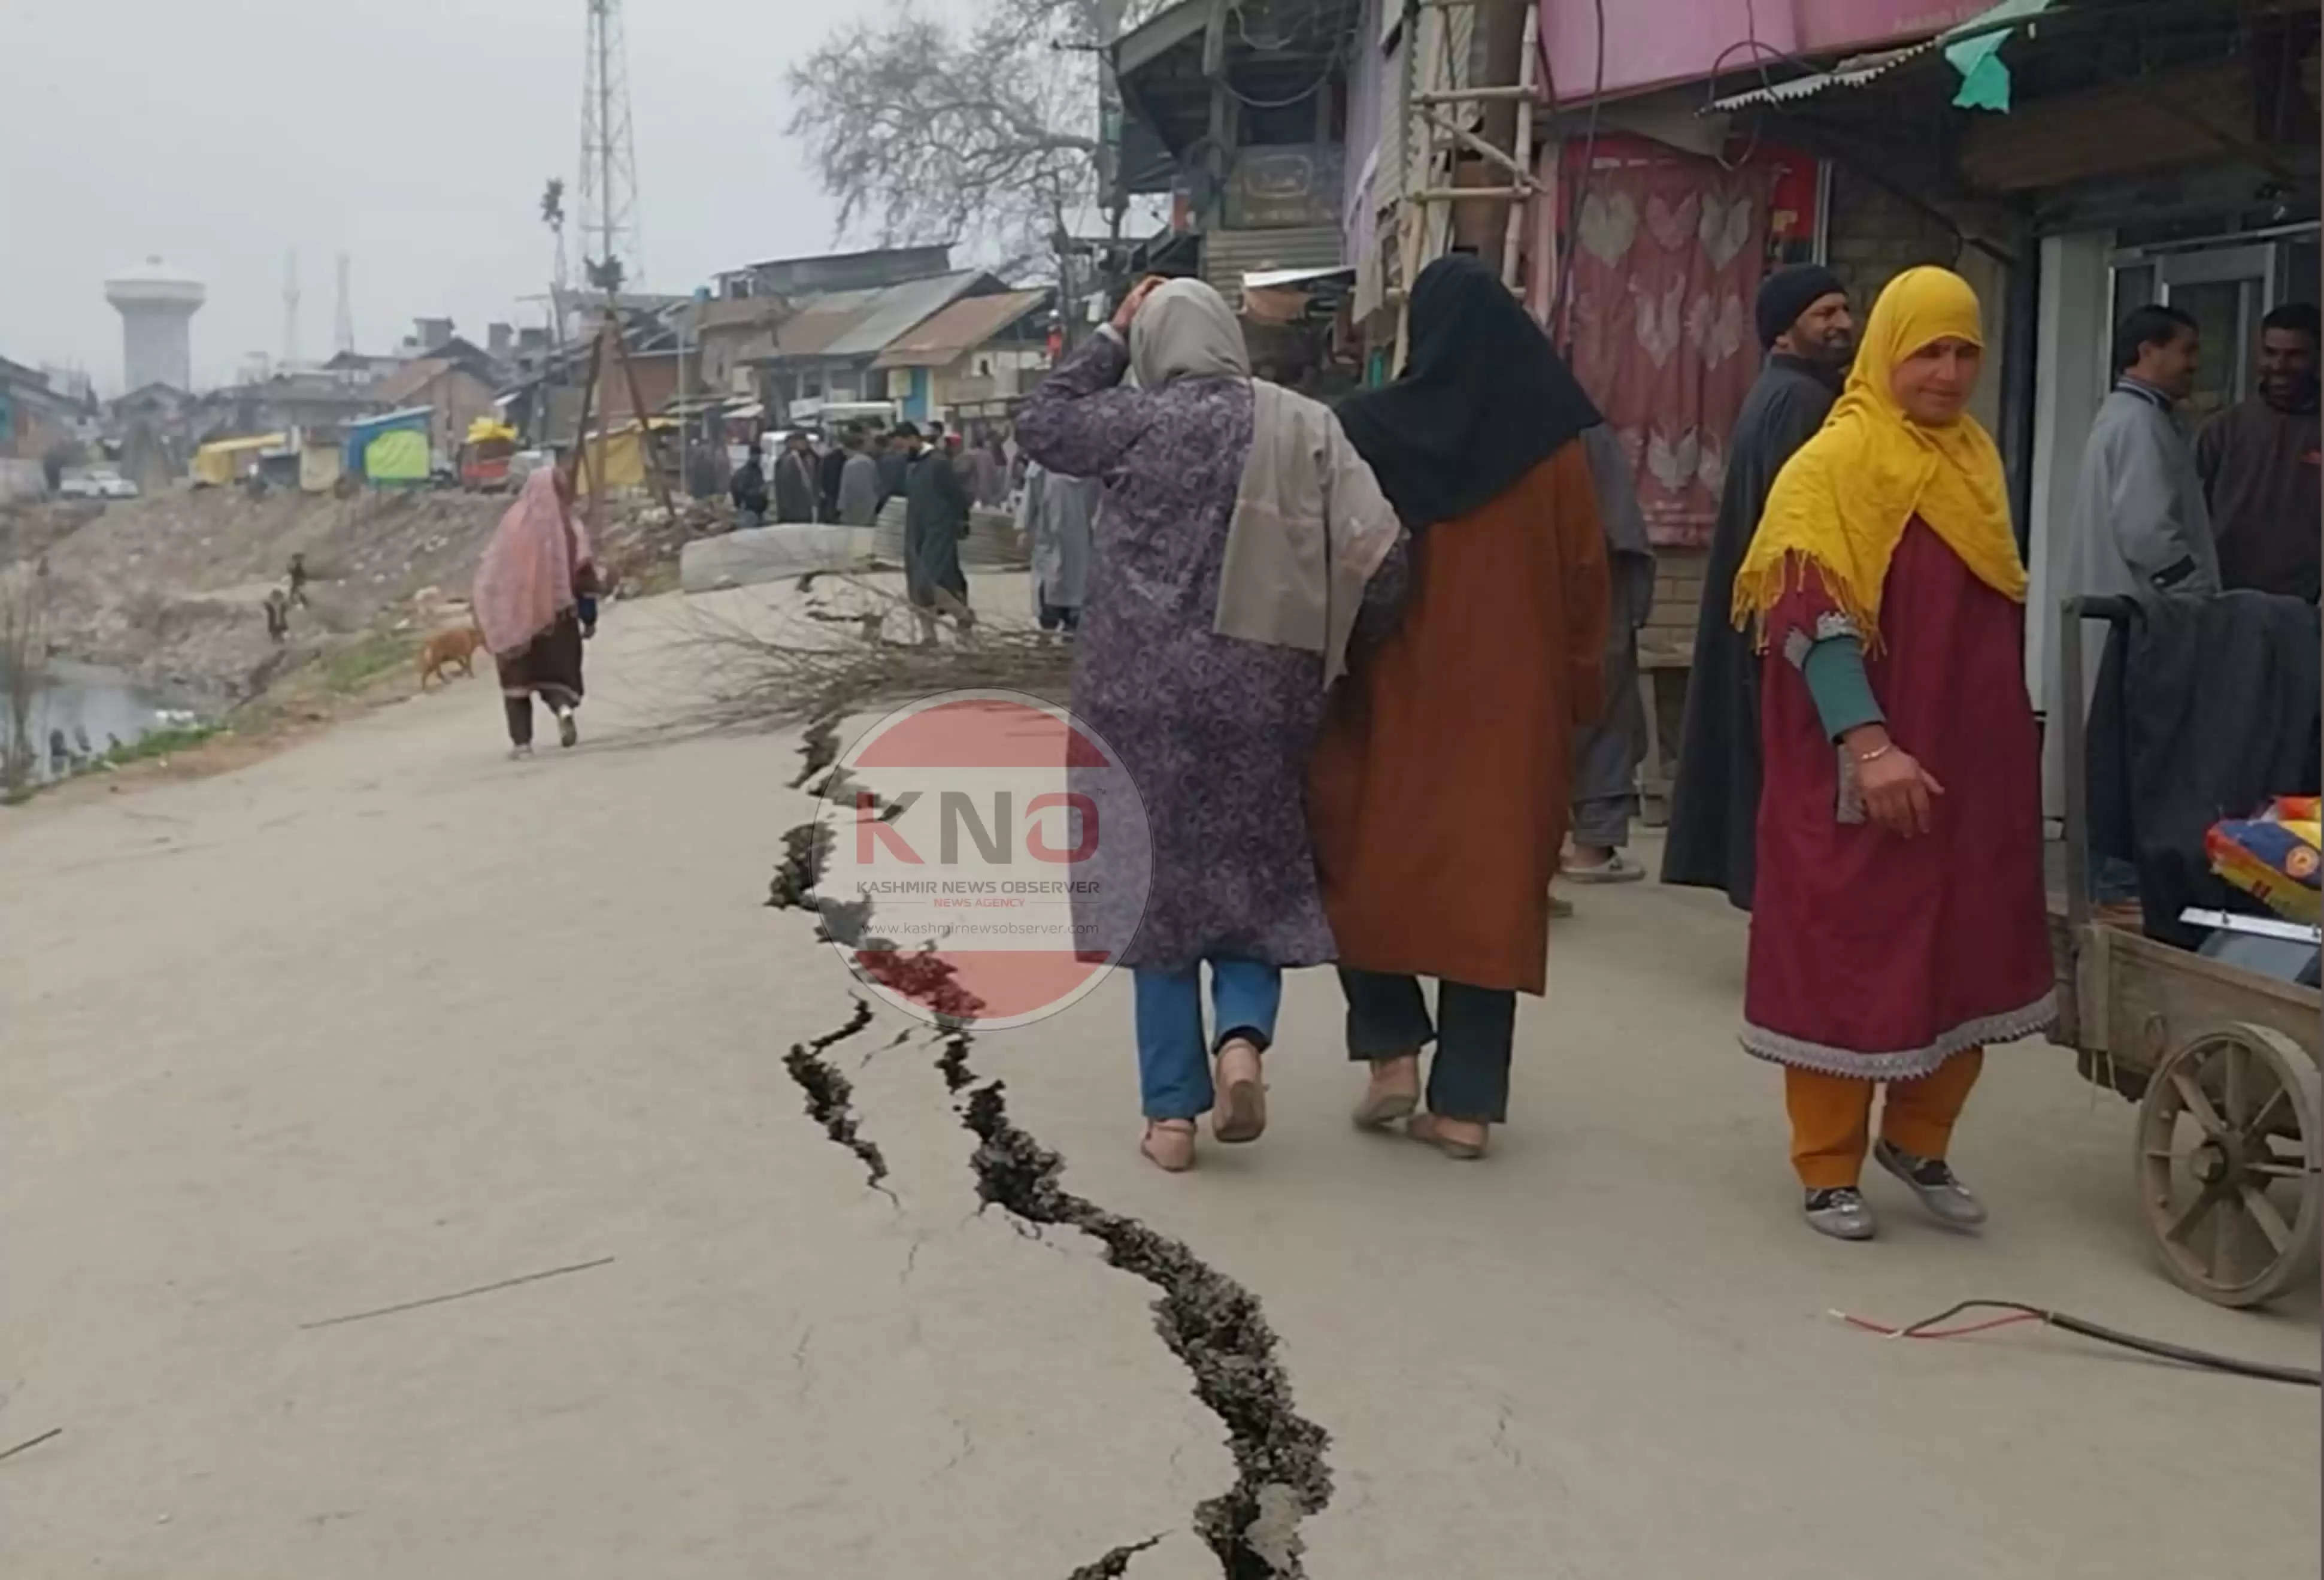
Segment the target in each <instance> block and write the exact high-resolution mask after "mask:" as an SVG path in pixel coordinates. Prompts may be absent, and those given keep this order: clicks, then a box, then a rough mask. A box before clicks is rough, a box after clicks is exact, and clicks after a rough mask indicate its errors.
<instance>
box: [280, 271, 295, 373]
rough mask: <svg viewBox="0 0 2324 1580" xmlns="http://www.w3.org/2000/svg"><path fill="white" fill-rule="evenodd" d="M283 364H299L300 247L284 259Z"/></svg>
mask: <svg viewBox="0 0 2324 1580" xmlns="http://www.w3.org/2000/svg"><path fill="white" fill-rule="evenodd" d="M282 365H283V366H284V367H285V368H294V367H297V366H298V365H299V249H298V248H296V247H292V248H291V250H290V252H289V253H287V254H284V255H283V259H282Z"/></svg>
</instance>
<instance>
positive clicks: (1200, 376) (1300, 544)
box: [1017, 281, 1404, 1172]
mask: <svg viewBox="0 0 2324 1580" xmlns="http://www.w3.org/2000/svg"><path fill="white" fill-rule="evenodd" d="M1133 370H1134V372H1135V374H1136V378H1137V387H1135V388H1129V387H1124V386H1123V384H1122V377H1123V374H1125V373H1129V372H1131V371H1133ZM1017 437H1018V441H1019V444H1020V446H1021V447H1022V448H1023V449H1024V450H1025V452H1026V453H1027V454H1028V455H1030V456H1031V457H1033V459H1034V460H1036V461H1037V462H1039V463H1040V464H1041V465H1042V466H1043V467H1047V468H1048V469H1049V470H1051V471H1053V472H1058V473H1063V474H1065V476H1074V477H1096V478H1100V479H1102V481H1103V483H1104V485H1105V501H1104V507H1103V509H1102V513H1101V514H1100V519H1099V527H1098V535H1097V539H1096V542H1095V545H1094V553H1093V560H1092V564H1091V568H1090V575H1089V586H1088V594H1087V602H1086V603H1085V604H1084V607H1083V612H1082V626H1081V640H1080V644H1079V646H1078V648H1077V649H1076V650H1075V652H1074V677H1073V707H1074V714H1075V715H1076V716H1078V718H1079V719H1080V720H1081V721H1082V722H1083V723H1084V724H1086V725H1090V726H1091V727H1093V729H1095V730H1096V732H1097V733H1098V735H1100V736H1102V738H1103V739H1104V741H1105V742H1106V743H1107V744H1108V745H1109V746H1111V749H1112V751H1113V752H1114V753H1115V754H1116V755H1118V756H1119V757H1120V760H1121V762H1122V765H1123V767H1124V768H1126V769H1127V770H1128V771H1129V775H1130V780H1131V781H1132V782H1133V783H1135V784H1136V786H1137V787H1138V791H1139V797H1140V799H1141V800H1142V802H1143V805H1144V809H1145V813H1146V820H1147V824H1148V829H1149V830H1150V836H1151V850H1152V871H1151V878H1150V883H1149V885H1148V898H1147V901H1146V906H1145V911H1144V914H1143V917H1142V918H1124V917H1119V916H1117V917H1113V918H1111V925H1108V919H1107V918H1105V917H1104V916H1102V915H1100V916H1095V917H1093V918H1092V919H1093V921H1094V922H1095V923H1096V924H1097V925H1096V927H1095V929H1094V936H1096V937H1099V938H1120V937H1124V936H1126V935H1128V934H1129V931H1130V927H1132V926H1134V927H1135V929H1136V930H1135V934H1134V937H1133V938H1132V939H1131V942H1130V945H1129V947H1127V948H1126V949H1125V950H1123V951H1122V953H1121V955H1120V963H1121V964H1123V965H1126V966H1131V967H1133V968H1134V969H1135V972H1136V982H1137V1031H1138V1051H1139V1086H1140V1089H1141V1096H1142V1099H1143V1103H1144V1108H1145V1113H1146V1119H1147V1128H1146V1136H1145V1139H1144V1141H1143V1142H1142V1143H1141V1150H1143V1151H1144V1152H1145V1153H1146V1155H1147V1157H1148V1159H1149V1160H1152V1161H1153V1162H1154V1163H1156V1164H1157V1166H1159V1167H1161V1168H1163V1169H1168V1170H1170V1171H1172V1172H1176V1171H1178V1170H1181V1169H1185V1168H1188V1167H1190V1166H1191V1165H1192V1164H1193V1162H1194V1119H1195V1116H1196V1115H1198V1114H1201V1113H1205V1112H1213V1111H1214V1113H1213V1122H1212V1128H1213V1132H1214V1133H1215V1134H1216V1136H1217V1137H1218V1139H1219V1140H1220V1141H1253V1140H1256V1139H1257V1138H1258V1136H1259V1132H1261V1131H1262V1130H1263V1129H1264V1128H1265V1126H1266V1103H1265V1094H1264V1088H1263V1086H1262V1085H1261V1082H1260V1075H1259V1056H1260V1053H1261V1052H1262V1051H1263V1050H1264V1049H1266V1048H1267V1046H1268V1043H1269V1042H1270V1041H1271V1040H1272V1039H1273V1037H1274V1033H1275V1021H1276V1012H1277V1006H1278V1004H1279V1002H1280V999H1281V996H1282V971H1283V968H1284V967H1285V966H1314V965H1320V964H1322V963H1323V962H1326V961H1328V960H1330V959H1331V958H1332V957H1333V953H1334V950H1333V940H1332V929H1331V925H1330V924H1329V922H1327V921H1326V920H1325V919H1324V916H1323V897H1322V894H1321V892H1319V890H1318V888H1317V885H1316V878H1315V861H1314V852H1313V849H1312V847H1311V845H1310V844H1309V840H1308V833H1307V819H1306V812H1305V793H1306V771H1307V760H1308V756H1309V754H1310V753H1311V751H1312V749H1313V747H1314V743H1315V739H1316V736H1317V734H1318V731H1319V729H1320V727H1321V725H1322V722H1323V700H1324V689H1325V686H1326V683H1327V679H1329V678H1331V677H1333V676H1335V675H1336V673H1337V672H1338V670H1339V668H1340V667H1341V664H1342V658H1343V653H1344V647H1345V641H1346V634H1347V631H1346V628H1347V627H1348V626H1349V625H1350V624H1351V623H1352V621H1353V619H1354V617H1355V613H1356V611H1357V609H1358V607H1359V605H1361V606H1363V607H1364V608H1366V609H1370V610H1379V609H1383V608H1388V607H1392V605H1393V601H1394V598H1395V596H1396V595H1397V592H1398V591H1399V590H1400V587H1401V583H1402V575H1403V567H1404V559H1403V554H1402V539H1401V536H1400V531H1399V528H1398V526H1397V521H1396V517H1395V513H1394V512H1393V511H1392V510H1391V509H1390V508H1389V507H1388V504H1387V502H1386V501H1385V500H1384V499H1383V498H1382V497H1381V496H1380V494H1379V488H1378V486H1377V485H1375V484H1374V483H1373V481H1372V477H1371V474H1370V471H1369V468H1367V467H1365V466H1364V464H1363V462H1362V461H1361V459H1360V458H1359V457H1357V456H1356V454H1355V451H1354V448H1353V447H1351V445H1349V444H1348V442H1347V439H1346V436H1345V435H1344V434H1342V433H1341V431H1340V430H1339V425H1338V422H1337V420H1335V419H1333V417H1332V415H1331V414H1330V412H1329V411H1326V410H1324V409H1323V407H1321V406H1318V405H1316V404H1315V403H1314V402H1308V401H1305V400H1303V399H1302V398H1301V397H1298V396H1296V395H1293V394H1291V393H1288V392H1286V391H1282V390H1278V389H1276V388H1275V387H1274V386H1272V385H1268V384H1263V383H1257V382H1256V381H1254V380H1253V379H1252V378H1251V376H1250V365H1249V362H1248V359H1247V354H1246V353H1245V350H1244V347H1243V340H1242V329H1241V326H1240V324H1239V323H1237V321H1236V320H1235V318H1234V315H1233V313H1232V312H1231V310H1229V309H1228V308H1227V305H1226V303H1225V302H1224V301H1223V300H1221V299H1220V297H1219V295H1218V293H1217V292H1216V291H1213V290H1211V288H1210V287H1209V286H1207V285H1203V284H1202V283H1201V282H1195V281H1173V282H1168V283H1167V284H1160V285H1158V287H1157V285H1156V284H1155V283H1154V282H1148V283H1145V284H1141V285H1140V286H1139V288H1138V289H1137V290H1135V291H1132V292H1131V293H1130V296H1129V297H1128V298H1127V299H1126V300H1124V301H1123V303H1122V305H1121V308H1120V310H1119V311H1117V312H1116V313H1115V315H1114V318H1113V321H1112V323H1111V324H1110V325H1108V326H1107V327H1106V328H1103V329H1102V330H1101V331H1100V332H1099V333H1098V334H1097V335H1095V336H1093V337H1092V338H1091V339H1090V340H1089V341H1088V343H1087V344H1085V345H1084V346H1082V347H1081V348H1080V349H1079V350H1077V351H1075V352H1074V354H1073V355H1072V356H1068V357H1067V358H1066V359H1065V362H1064V363H1063V364H1062V365H1059V366H1058V368H1057V369H1056V372H1055V373H1053V374H1051V375H1050V376H1049V377H1048V379H1047V380H1046V381H1045V382H1044V383H1042V384H1041V385H1040V386H1039V388H1037V389H1036V390H1035V391H1034V392H1033V393H1032V394H1031V395H1030V396H1028V398H1027V400H1026V402H1025V404H1024V406H1023V407H1022V408H1021V409H1020V410H1019V413H1018V419H1017ZM1255 439H1256V440H1257V441H1258V443H1257V450H1256V457H1257V459H1256V463H1255V464H1254V453H1255V452H1254V440H1255ZM1254 501H1256V502H1257V503H1256V504H1254ZM1254 565H1256V566H1257V568H1256V569H1254V568H1253V567H1254ZM1286 608H1289V609H1292V610H1293V611H1294V612H1295V615H1296V618H1294V619H1292V620H1291V621H1290V623H1289V624H1283V625H1281V626H1279V627H1277V626H1275V625H1272V624H1270V623H1271V622H1276V621H1280V620H1281V619H1282V618H1283V615H1282V611H1284V610H1285V609H1286ZM1254 611H1257V613H1254ZM1230 630H1231V631H1234V632H1236V633H1237V634H1227V633H1228V632H1229V631H1230ZM1091 788H1092V789H1094V788H1095V785H1094V782H1093V784H1092V787H1091ZM1097 859H1098V860H1099V861H1101V862H1102V859H1103V853H1102V851H1101V853H1100V855H1099V857H1098V858H1097ZM1101 875H1102V874H1101ZM1097 887H1098V889H1099V892H1101V893H1104V892H1112V893H1115V894H1120V893H1125V892H1130V891H1131V890H1133V889H1134V888H1135V887H1136V885H1135V884H1124V883H1113V884H1105V883H1101V884H1100V885H1098V886H1097ZM1076 903H1077V905H1078V904H1079V903H1080V902H1079V901H1076ZM1102 904H1103V901H1097V902H1094V904H1093V909H1100V908H1102ZM1075 919H1076V921H1077V922H1078V921H1081V920H1082V919H1083V918H1082V916H1081V914H1080V912H1079V911H1078V910H1077V912H1076V917H1075ZM1206 961H1207V962H1208V963H1209V965H1210V967H1211V1003H1212V1022H1213V1023H1212V1035H1211V1036H1210V1037H1209V1038H1207V1039H1206V1038H1205V1036H1204V1034H1203V1012H1202V998H1201V975H1200V973H1201V968H1202V966H1203V963H1204V962H1206ZM1213 1052H1214V1053H1215V1056H1216V1068H1215V1070H1213V1067H1212V1064H1211V1059H1210V1055H1211V1054H1213Z"/></svg>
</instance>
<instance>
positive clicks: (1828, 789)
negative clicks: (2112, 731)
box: [1735, 268, 2055, 1240]
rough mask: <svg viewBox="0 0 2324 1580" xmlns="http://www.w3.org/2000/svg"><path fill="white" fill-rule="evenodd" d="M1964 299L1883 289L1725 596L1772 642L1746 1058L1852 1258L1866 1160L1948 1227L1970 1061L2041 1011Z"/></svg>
mask: <svg viewBox="0 0 2324 1580" xmlns="http://www.w3.org/2000/svg"><path fill="white" fill-rule="evenodd" d="M1984 347H1985V339H1984V334H1983V331H1982V329H1981V328H1980V327H1979V323H1978V301H1977V296H1976V294H1975V292H1973V291H1970V289H1969V284H1968V282H1966V281H1964V280H1962V279H1961V278H1960V276H1959V275H1957V274H1955V273H1951V272H1950V270H1945V269H1932V268H1923V269H1911V270H1907V271H1906V272H1905V273H1903V274H1900V275H1898V276H1897V277H1896V279H1895V281H1893V282H1890V284H1889V286H1888V288H1887V290H1886V291H1883V292H1881V295H1880V300H1879V301H1878V302H1877V304H1876V305H1875V306H1874V308H1873V310H1872V316H1871V318H1870V319H1869V320H1867V323H1866V325H1865V328H1864V339H1863V345H1862V347H1861V349H1860V350H1859V352H1858V356H1857V361H1856V366H1855V368H1854V370H1853V371H1852V372H1851V373H1850V374H1849V381H1848V388H1847V390H1846V392H1845V393H1843V394H1842V395H1841V397H1840V402H1839V404H1838V405H1836V406H1834V407H1833V408H1832V411H1831V417H1830V418H1829V419H1828V420H1826V422H1825V424H1824V427H1823V429H1822V430H1821V432H1820V433H1818V434H1817V435H1816V437H1815V438H1813V439H1810V440H1809V441H1808V442H1807V444H1806V445H1804V446H1803V447H1802V448H1801V449H1800V450H1799V452H1798V453H1797V454H1796V455H1794V457H1792V459H1791V461H1790V462H1789V463H1788V464H1787V465H1786V466H1785V467H1784V470H1783V473H1782V475H1781V476H1778V477H1777V479H1776V480H1775V488H1774V490H1773V492H1771V493H1770V494H1769V495H1768V498H1767V508H1766V513H1765V514H1764V515H1763V516H1762V517H1761V518H1760V522H1759V530H1758V532H1757V535H1756V536H1755V537H1754V539H1753V541H1752V546H1751V551H1750V553H1749V555H1748V557H1747V558H1746V559H1745V560H1744V563H1743V568H1742V569H1741V570H1740V571H1739V572H1738V575H1737V577H1736V579H1735V615H1736V619H1737V621H1738V623H1742V624H1750V625H1753V626H1755V627H1756V629H1757V632H1758V633H1759V636H1760V640H1761V642H1762V644H1763V646H1764V648H1765V652H1766V656H1765V659H1764V663H1765V664H1766V670H1765V675H1764V679H1763V680H1762V685H1761V698H1762V703H1763V706H1762V717H1761V741H1762V748H1763V751H1764V753H1765V756H1766V790H1765V793H1764V794H1763V795H1762V797H1761V799H1760V803H1759V876H1758V892H1757V903H1756V905H1755V906H1754V909H1753V911H1752V918H1751V963H1750V972H1749V977H1748V986H1747V988H1746V990H1745V1002H1744V1022H1745V1024H1744V1031H1743V1046H1744V1047H1745V1048H1746V1049H1748V1050H1749V1051H1750V1052H1752V1053H1754V1054H1757V1055H1758V1056H1759V1057H1760V1058H1766V1059H1771V1060H1774V1061H1775V1062H1777V1063H1779V1064H1781V1065H1783V1066H1784V1083H1785V1095H1786V1102H1787V1105H1788V1107H1789V1109H1790V1112H1791V1120H1792V1161H1793V1165H1794V1168H1795V1169H1797V1170H1798V1173H1799V1177H1800V1182H1801V1184H1802V1185H1803V1186H1804V1187H1806V1192H1807V1196H1806V1212H1807V1217H1808V1221H1809V1223H1810V1224H1812V1225H1813V1226H1814V1227H1815V1228H1817V1229H1819V1230H1821V1231H1822V1232H1823V1233H1825V1234H1832V1235H1835V1236H1837V1237H1839V1238H1841V1239H1849V1240H1863V1239H1869V1238H1870V1237H1871V1235H1872V1234H1873V1232H1874V1224H1873V1218H1872V1214H1871V1211H1870V1209H1869V1208H1868V1207H1867V1206H1866V1204H1865V1201H1864V1198H1863V1197H1862V1196H1861V1195H1860V1194H1859V1193H1858V1188H1857V1186H1858V1174H1859V1172H1860V1171H1861V1169H1862V1167H1863V1163H1864V1157H1865V1152H1866V1147H1867V1141H1869V1139H1870V1137H1869V1130H1870V1116H1871V1108H1872V1097H1873V1091H1874V1088H1875V1086H1877V1085H1881V1084H1886V1086H1887V1088H1888V1095H1887V1102H1886V1107H1885V1109H1884V1111H1883V1113H1882V1116H1881V1123H1880V1140H1879V1141H1878V1143H1877V1146H1875V1147H1874V1148H1873V1149H1872V1150H1873V1156H1874V1157H1875V1159H1876V1160H1877V1161H1878V1162H1879V1163H1880V1164H1881V1165H1882V1167H1884V1168H1885V1169H1887V1170H1888V1171H1889V1172H1890V1173H1891V1174H1894V1175H1895V1176H1896V1177H1897V1178H1899V1179H1900V1180H1902V1181H1903V1182H1904V1185H1906V1186H1907V1187H1909V1188H1910V1189H1911V1190H1912V1191H1913V1193H1914V1195H1915V1196H1917V1197H1919V1198H1920V1200H1921V1202H1922V1204H1923V1206H1925V1207H1926V1208H1927V1209H1928V1210H1929V1211H1930V1212H1932V1214H1934V1215H1936V1216H1937V1217H1938V1218H1940V1219H1941V1220H1942V1221H1943V1222H1945V1223H1947V1224H1951V1225H1953V1226H1955V1227H1959V1228H1969V1227H1972V1226H1974V1225H1975V1224H1980V1223H1982V1222H1983V1221H1984V1219H1985V1209H1984V1207H1983V1206H1982V1205H1981V1204H1980V1203H1979V1202H1978V1199H1977V1197H1975V1196H1973V1195H1971V1194H1970V1192H1969V1189H1968V1187H1965V1186H1963V1185H1962V1184H1961V1182H1960V1179H1959V1178H1958V1177H1956V1176H1955V1175H1954V1174H1953V1172H1952V1170H1951V1169H1950V1166H1949V1165H1948V1164H1947V1162H1946V1160H1945V1158H1946V1150H1947V1144H1948V1142H1949V1141H1950V1136H1951V1133H1952V1128H1953V1122H1954V1121H1955V1120H1956V1119H1957V1118H1958V1117H1959V1116H1960V1111H1961V1105H1962V1104H1963V1102H1964V1101H1965V1100H1966V1099H1967V1097H1968V1095H1969V1088H1970V1086H1972V1085H1973V1084H1974V1083H1975V1082H1976V1079H1977V1075H1978V1068H1979V1067H1980V1066H1981V1063H1982V1061H1983V1057H1984V1049H1985V1047H1986V1045H1987V1044H1988V1043H1992V1042H2006V1041H2009V1040H2012V1039H2015V1038H2019V1037H2024V1036H2027V1035H2030V1034H2031V1033H2033V1032H2034V1031H2037V1030H2041V1029H2042V1028H2043V1027H2044V1026H2046V1025H2047V1024H2048V1023H2049V1021H2050V1020H2051V1018H2052V1015H2053V1013H2054V1012H2055V1011H2054V1004H2053V1003H2052V967H2051V960H2050V944H2049V932H2048V917H2047V912H2046V901H2045V899H2044V896H2043V880H2042V807H2041V787H2040V771H2039V751H2038V746H2037V740H2036V734H2035V730H2034V725H2033V709H2032V707H2031V705H2030V704H2029V703H2028V701H2027V699H2026V693H2025V680H2024V625H2025V622H2024V600H2025V570H2024V565H2023V563H2022V562H2021V560H2020V559H2019V557H2018V552H2017V543H2016V540H2015V536H2014V535H2013V534H2012V532H2011V531H2010V523H2009V507H2008V494H2007V490H2006V486H2005V485H2004V482H2003V478H2002V472H2001V457H2000V456H1999V455H1998V454H1997V452H1996V450H1995V449H1994V445H1993V440H1992V439H1991V438H1990V437H1989V436H1988V435H1987V433H1986V431H1985V430H1984V429H1983V428H1982V427H1981V426H1979V425H1978V420H1977V419H1975V418H1974V417H1971V416H1970V415H1969V412H1968V410H1967V408H1968V402H1969V395H1970V393H1971V392H1972V391H1973V390H1974V389H1975V388H1976V384H1977V378H1978V371H1979V368H1980V365H1981V364H1982V362H1983V359H1984Z"/></svg>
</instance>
